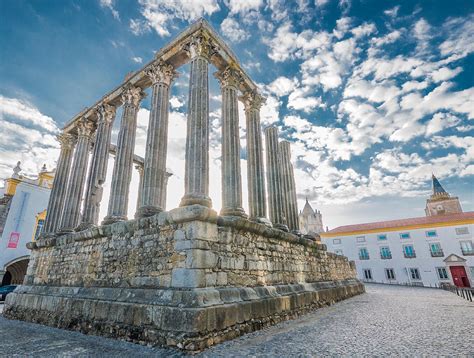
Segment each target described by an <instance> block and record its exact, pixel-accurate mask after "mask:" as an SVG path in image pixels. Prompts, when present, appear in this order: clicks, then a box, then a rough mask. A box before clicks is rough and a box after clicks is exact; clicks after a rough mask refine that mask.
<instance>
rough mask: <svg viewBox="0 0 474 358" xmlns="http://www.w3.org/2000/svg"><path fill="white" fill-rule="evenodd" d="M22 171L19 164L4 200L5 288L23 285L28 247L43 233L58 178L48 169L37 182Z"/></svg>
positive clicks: (1, 250) (0, 280)
mask: <svg viewBox="0 0 474 358" xmlns="http://www.w3.org/2000/svg"><path fill="white" fill-rule="evenodd" d="M20 171H21V168H20V163H19V162H18V164H17V166H16V167H15V169H14V171H13V175H12V176H11V177H10V178H8V179H6V180H5V184H6V185H5V189H4V193H3V197H2V198H0V202H1V203H2V206H1V207H0V216H1V217H2V219H3V220H2V222H0V224H1V227H0V231H1V239H0V284H1V285H2V286H3V285H9V284H21V283H22V282H23V278H24V276H25V274H26V268H27V266H28V261H29V255H30V252H29V250H28V249H27V248H26V243H27V242H30V241H32V240H33V241H34V240H35V239H36V238H37V237H38V236H39V234H40V232H41V229H42V227H43V224H44V219H45V216H46V206H47V205H48V199H49V193H50V191H51V186H52V182H53V178H54V173H53V172H48V171H47V170H46V168H45V167H43V169H42V170H41V172H40V173H39V174H38V177H37V178H33V179H32V178H27V177H25V176H23V175H21V174H20Z"/></svg>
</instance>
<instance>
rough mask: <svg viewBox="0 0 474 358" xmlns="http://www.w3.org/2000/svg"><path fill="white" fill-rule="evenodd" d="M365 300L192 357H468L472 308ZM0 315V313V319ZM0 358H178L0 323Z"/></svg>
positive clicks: (379, 293) (473, 349)
mask: <svg viewBox="0 0 474 358" xmlns="http://www.w3.org/2000/svg"><path fill="white" fill-rule="evenodd" d="M366 289H367V293H365V294H363V295H360V296H357V297H353V298H350V299H348V300H346V301H343V302H340V303H337V304H335V305H333V306H330V307H325V308H322V309H319V310H317V311H314V312H313V313H310V314H307V315H304V316H302V317H300V318H298V319H295V320H291V321H286V322H283V323H280V324H278V325H275V326H272V327H270V328H267V329H265V330H262V331H258V332H254V333H250V334H248V335H245V336H242V337H240V338H237V339H235V340H232V341H228V342H225V343H223V344H220V345H218V346H215V347H213V348H211V349H208V350H206V351H205V352H203V353H200V354H198V355H196V357H226V358H227V357H249V356H250V357H354V356H356V357H371V356H378V357H379V356H410V357H413V356H417V357H420V356H430V357H433V356H435V357H439V356H448V357H474V303H471V302H468V301H466V300H464V299H462V298H460V297H458V296H456V295H455V294H453V293H451V292H447V291H442V290H437V289H430V288H417V287H403V286H385V285H366ZM1 309H2V307H1V305H0V311H1ZM0 337H2V338H1V339H0V357H4V356H8V357H14V356H21V357H25V356H28V357H182V356H184V354H183V353H181V352H179V351H177V350H173V349H163V348H151V347H145V346H140V345H136V344H132V343H127V342H121V341H116V340H112V339H107V338H101V337H94V336H87V335H83V334H81V333H77V332H69V331H64V330H60V329H56V328H51V327H45V326H41V325H37V324H32V323H26V322H19V321H10V320H7V319H5V318H3V317H2V316H0Z"/></svg>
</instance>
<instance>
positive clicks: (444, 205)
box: [425, 174, 463, 216]
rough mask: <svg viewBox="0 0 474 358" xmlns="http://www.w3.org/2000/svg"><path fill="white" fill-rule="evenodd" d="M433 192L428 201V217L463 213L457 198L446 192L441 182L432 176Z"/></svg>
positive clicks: (426, 209) (426, 211)
mask: <svg viewBox="0 0 474 358" xmlns="http://www.w3.org/2000/svg"><path fill="white" fill-rule="evenodd" d="M432 180H433V192H432V194H431V196H430V198H429V199H427V200H426V208H425V213H426V216H435V215H445V214H457V213H462V212H463V211H462V207H461V204H460V202H459V198H458V197H457V196H455V197H452V196H450V195H449V193H448V192H447V191H446V190H444V188H443V187H442V186H441V183H440V182H439V180H438V179H437V178H436V177H435V176H434V174H433V176H432Z"/></svg>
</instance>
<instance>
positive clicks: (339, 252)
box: [334, 250, 342, 255]
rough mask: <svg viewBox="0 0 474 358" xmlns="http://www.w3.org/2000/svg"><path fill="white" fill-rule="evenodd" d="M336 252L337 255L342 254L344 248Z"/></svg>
mask: <svg viewBox="0 0 474 358" xmlns="http://www.w3.org/2000/svg"><path fill="white" fill-rule="evenodd" d="M334 253H335V254H336V255H342V250H334Z"/></svg>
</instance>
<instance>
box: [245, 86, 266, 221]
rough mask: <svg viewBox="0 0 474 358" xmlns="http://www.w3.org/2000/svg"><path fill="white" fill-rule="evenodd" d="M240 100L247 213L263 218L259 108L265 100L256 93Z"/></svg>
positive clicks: (263, 182)
mask: <svg viewBox="0 0 474 358" xmlns="http://www.w3.org/2000/svg"><path fill="white" fill-rule="evenodd" d="M241 99H242V101H243V102H244V105H245V117H246V125H247V186H248V200H249V213H250V217H251V218H252V219H258V218H265V217H266V216H267V205H266V197H265V169H264V164H263V145H262V129H261V126H260V107H261V106H262V104H263V103H264V101H265V100H264V98H263V97H262V96H260V95H258V94H257V93H246V94H244V96H242V98H241Z"/></svg>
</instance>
